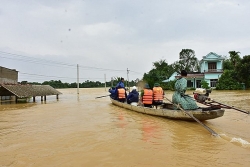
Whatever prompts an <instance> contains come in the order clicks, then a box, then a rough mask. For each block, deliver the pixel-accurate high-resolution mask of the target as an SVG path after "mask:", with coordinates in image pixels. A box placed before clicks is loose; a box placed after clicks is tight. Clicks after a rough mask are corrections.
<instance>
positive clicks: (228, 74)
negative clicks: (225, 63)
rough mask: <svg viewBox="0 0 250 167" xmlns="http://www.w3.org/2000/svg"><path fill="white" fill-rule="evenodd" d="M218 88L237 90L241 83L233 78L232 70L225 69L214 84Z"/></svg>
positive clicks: (240, 87)
mask: <svg viewBox="0 0 250 167" xmlns="http://www.w3.org/2000/svg"><path fill="white" fill-rule="evenodd" d="M216 89H218V90H239V89H242V85H241V84H240V83H239V82H238V81H237V79H236V78H235V73H234V71H233V70H225V71H224V72H223V74H222V75H221V77H220V79H219V81H218V82H217V84H216Z"/></svg>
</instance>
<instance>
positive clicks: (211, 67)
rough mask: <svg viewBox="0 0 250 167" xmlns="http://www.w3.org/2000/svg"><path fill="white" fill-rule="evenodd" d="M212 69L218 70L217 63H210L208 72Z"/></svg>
mask: <svg viewBox="0 0 250 167" xmlns="http://www.w3.org/2000/svg"><path fill="white" fill-rule="evenodd" d="M211 69H217V63H216V62H212V63H208V70H211Z"/></svg>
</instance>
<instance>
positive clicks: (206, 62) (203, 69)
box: [162, 52, 225, 88]
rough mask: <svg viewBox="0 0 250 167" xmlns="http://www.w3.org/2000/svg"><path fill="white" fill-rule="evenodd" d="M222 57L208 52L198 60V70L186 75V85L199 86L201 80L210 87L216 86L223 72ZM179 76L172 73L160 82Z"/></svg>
mask: <svg viewBox="0 0 250 167" xmlns="http://www.w3.org/2000/svg"><path fill="white" fill-rule="evenodd" d="M224 60H225V58H224V57H222V56H220V55H218V54H216V53H214V52H210V53H209V54H207V55H206V56H203V57H202V60H201V61H200V72H189V73H188V75H187V78H186V79H187V87H193V88H201V81H203V80H204V81H206V82H207V83H208V85H209V86H210V87H212V88H214V87H216V83H217V82H218V80H219V78H220V76H221V75H222V74H223V66H222V65H223V61H224ZM178 77H180V75H179V74H178V73H176V72H175V73H173V74H172V76H171V77H170V78H169V79H167V80H164V81H162V82H169V81H173V80H175V79H177V78H178Z"/></svg>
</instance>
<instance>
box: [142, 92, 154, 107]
mask: <svg viewBox="0 0 250 167" xmlns="http://www.w3.org/2000/svg"><path fill="white" fill-rule="evenodd" d="M142 103H143V104H153V91H152V90H151V89H144V94H143V97H142Z"/></svg>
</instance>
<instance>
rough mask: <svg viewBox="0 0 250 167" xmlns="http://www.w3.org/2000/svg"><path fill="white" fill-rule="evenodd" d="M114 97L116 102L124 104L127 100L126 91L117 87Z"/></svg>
mask: <svg viewBox="0 0 250 167" xmlns="http://www.w3.org/2000/svg"><path fill="white" fill-rule="evenodd" d="M116 96H117V99H116V100H118V101H119V102H123V103H124V102H125V101H126V98H127V93H126V89H125V88H123V87H121V86H120V85H119V86H118V87H117V89H116Z"/></svg>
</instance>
